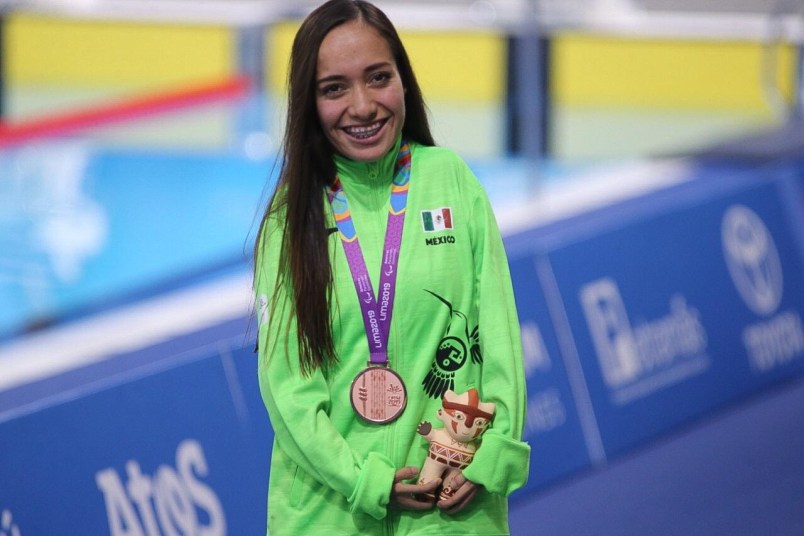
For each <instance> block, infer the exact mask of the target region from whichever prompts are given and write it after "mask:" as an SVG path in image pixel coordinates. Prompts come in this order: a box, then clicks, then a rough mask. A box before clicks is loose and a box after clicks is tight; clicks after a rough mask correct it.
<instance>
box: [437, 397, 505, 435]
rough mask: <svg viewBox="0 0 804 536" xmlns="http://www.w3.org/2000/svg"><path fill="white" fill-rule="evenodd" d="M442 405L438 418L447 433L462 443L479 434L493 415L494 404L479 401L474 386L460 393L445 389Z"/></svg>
mask: <svg viewBox="0 0 804 536" xmlns="http://www.w3.org/2000/svg"><path fill="white" fill-rule="evenodd" d="M442 406H443V407H442V409H439V410H438V419H439V420H440V421H441V422H443V423H444V429H445V430H446V431H447V433H449V435H450V436H451V437H452V438H453V439H455V440H456V441H460V442H462V443H467V442H469V441H472V440H473V439H476V438H477V437H478V436H480V434H482V433H483V432H484V431H485V430H486V427H488V425H489V422H491V419H492V417H494V404H493V403H491V402H481V401H480V397H479V396H478V394H477V389H474V388H472V389H469V390H468V391H467V392H465V393H463V394H460V395H459V394H457V393H455V392H453V391H447V392H446V393H444V399H443V401H442Z"/></svg>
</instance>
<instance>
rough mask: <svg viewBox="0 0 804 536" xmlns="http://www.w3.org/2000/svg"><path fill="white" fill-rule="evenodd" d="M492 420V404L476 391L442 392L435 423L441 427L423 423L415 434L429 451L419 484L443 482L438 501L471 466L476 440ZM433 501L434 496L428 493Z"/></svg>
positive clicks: (450, 493)
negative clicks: (435, 481)
mask: <svg viewBox="0 0 804 536" xmlns="http://www.w3.org/2000/svg"><path fill="white" fill-rule="evenodd" d="M492 417H494V404H493V403H491V402H481V401H480V398H479V396H478V393H477V389H474V388H472V389H469V390H468V391H467V392H465V393H462V394H457V393H455V392H454V391H447V392H446V393H444V398H443V399H442V407H441V409H439V410H438V420H440V421H441V422H443V423H444V427H443V428H433V426H432V424H430V423H429V422H428V421H424V422H422V423H421V424H419V427H418V429H417V432H418V433H419V434H421V435H422V436H424V438H425V439H426V440H427V441H428V442H429V443H430V451H429V452H428V454H427V459H426V460H425V461H424V466H422V470H421V472H420V473H419V484H424V483H427V482H431V481H433V480H435V479H437V478H441V479H442V483H441V491H440V493H439V498H440V499H442V500H443V499H448V498H449V497H451V496H452V494H453V493H454V491H453V489H452V480H453V479H454V478H455V477H456V476H457V475H459V474H460V473H461V470H462V469H464V468H465V467H466V466H468V465H469V463H471V461H472V458H474V455H475V451H476V450H477V446H478V445H477V443H478V442H477V439H478V438H479V437H480V435H481V434H482V433H483V432H484V431H485V430H486V428H487V427H488V425H489V422H491V419H492ZM427 498H429V499H431V500H435V499H436V496H435V493H432V494H427Z"/></svg>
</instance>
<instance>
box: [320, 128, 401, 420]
mask: <svg viewBox="0 0 804 536" xmlns="http://www.w3.org/2000/svg"><path fill="white" fill-rule="evenodd" d="M409 182H410V146H409V145H408V144H407V143H406V142H405V141H404V140H403V141H402V143H401V145H400V147H399V154H398V155H397V161H396V172H395V173H394V180H393V182H392V184H391V201H390V205H389V208H388V226H387V228H386V231H385V244H384V246H383V256H382V267H381V269H380V286H379V300H378V299H377V296H376V295H375V293H374V289H373V287H372V286H371V281H370V278H369V274H368V269H367V268H366V262H365V260H364V258H363V251H362V250H361V248H360V242H358V240H357V233H356V231H355V227H354V224H353V223H352V216H351V213H350V212H349V204H348V203H347V201H346V193H345V192H344V191H343V187H342V186H341V183H340V180H339V179H338V178H337V177H336V179H335V182H334V184H333V185H332V186H331V187H330V188H329V190H328V191H327V195H328V197H329V202H330V205H331V206H332V212H333V214H334V215H335V223H336V224H337V226H338V234H339V235H340V237H341V243H342V244H343V248H344V251H345V253H346V260H347V262H348V264H349V271H350V272H351V273H352V280H353V281H354V284H355V290H356V291H357V297H358V301H359V302H360V309H361V311H362V313H363V325H364V327H365V329H366V339H367V340H368V345H369V354H370V359H369V362H368V367H367V368H366V369H365V370H363V371H362V372H360V373H359V374H358V375H357V376H356V377H355V379H354V381H352V388H351V390H350V391H351V392H350V394H349V396H350V399H351V402H352V407H353V408H354V410H355V413H357V415H358V416H360V417H361V418H362V419H364V420H366V421H368V422H371V423H375V424H386V423H389V422H392V421H394V420H396V419H397V418H398V417H399V416H400V415H402V411H403V410H404V409H405V405H406V403H407V391H406V390H405V383H404V382H403V381H402V377H401V376H400V375H399V374H397V373H396V372H394V371H393V370H391V368H390V366H389V364H388V333H389V332H390V329H391V312H392V311H393V308H394V296H395V294H396V273H397V266H398V264H399V248H400V246H401V245H402V228H403V225H404V223H405V207H406V206H407V198H408V187H409Z"/></svg>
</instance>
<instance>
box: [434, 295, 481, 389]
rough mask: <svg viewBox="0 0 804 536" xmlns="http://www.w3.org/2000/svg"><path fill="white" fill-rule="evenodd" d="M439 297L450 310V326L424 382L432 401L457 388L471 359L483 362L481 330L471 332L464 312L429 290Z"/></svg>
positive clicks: (475, 328)
mask: <svg viewBox="0 0 804 536" xmlns="http://www.w3.org/2000/svg"><path fill="white" fill-rule="evenodd" d="M425 292H428V293H430V294H432V295H433V296H435V297H436V298H437V299H438V300H439V301H440V302H441V303H443V304H444V305H445V306H447V308H448V309H449V315H450V317H449V323H448V324H447V329H446V332H445V333H444V337H443V338H442V339H441V342H439V343H438V348H437V349H436V352H435V356H434V359H433V364H432V366H431V367H430V371H429V372H428V373H427V376H425V377H424V381H422V387H423V388H424V392H425V393H427V396H429V397H430V398H436V399H438V398H441V397H442V396H444V393H446V392H447V390H449V389H454V388H455V372H457V371H458V370H459V369H461V368H462V367H463V366H464V365H465V364H466V358H467V357H470V358H471V360H472V363H475V364H477V363H482V362H483V356H482V354H481V352H480V334H479V332H478V327H479V326H475V327H474V329H473V330H472V331H471V332H470V331H469V319H468V318H466V315H465V314H463V313H462V312H461V311H457V310H455V309H453V307H452V304H451V303H450V302H449V301H447V300H445V299H444V298H442V297H441V296H439V295H438V294H436V293H435V292H432V291H429V290H427V289H425Z"/></svg>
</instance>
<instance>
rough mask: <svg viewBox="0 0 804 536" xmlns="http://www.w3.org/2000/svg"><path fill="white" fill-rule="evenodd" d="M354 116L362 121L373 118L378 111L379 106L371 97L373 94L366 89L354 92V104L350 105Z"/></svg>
mask: <svg viewBox="0 0 804 536" xmlns="http://www.w3.org/2000/svg"><path fill="white" fill-rule="evenodd" d="M350 104H351V106H350V108H351V109H350V112H351V114H352V116H354V117H358V118H361V119H364V118H369V119H370V118H372V117H373V116H374V114H375V113H376V111H377V105H376V103H375V102H374V99H372V97H371V93H370V92H369V91H368V89H366V88H362V87H361V88H358V89H355V90H354V91H353V92H352V102H351V103H350Z"/></svg>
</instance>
